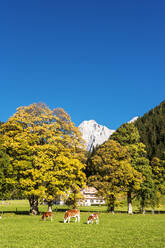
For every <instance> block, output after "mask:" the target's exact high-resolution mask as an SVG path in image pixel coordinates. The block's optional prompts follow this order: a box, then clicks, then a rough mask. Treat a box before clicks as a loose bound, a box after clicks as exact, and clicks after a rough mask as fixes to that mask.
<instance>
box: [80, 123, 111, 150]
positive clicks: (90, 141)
mask: <svg viewBox="0 0 165 248" xmlns="http://www.w3.org/2000/svg"><path fill="white" fill-rule="evenodd" d="M79 130H80V132H81V133H82V138H83V139H84V140H85V141H86V149H87V150H88V151H92V149H93V147H96V146H97V145H101V144H102V143H104V142H105V141H106V140H108V138H109V137H110V135H111V134H112V133H113V132H114V131H115V130H111V129H109V128H107V127H106V126H102V125H99V124H98V123H97V122H96V121H95V120H89V121H83V122H82V123H81V124H80V125H79Z"/></svg>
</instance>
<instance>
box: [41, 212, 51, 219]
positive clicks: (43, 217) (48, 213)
mask: <svg viewBox="0 0 165 248" xmlns="http://www.w3.org/2000/svg"><path fill="white" fill-rule="evenodd" d="M48 217H50V219H51V221H52V220H53V214H52V212H45V213H44V214H43V215H42V220H46V218H48Z"/></svg>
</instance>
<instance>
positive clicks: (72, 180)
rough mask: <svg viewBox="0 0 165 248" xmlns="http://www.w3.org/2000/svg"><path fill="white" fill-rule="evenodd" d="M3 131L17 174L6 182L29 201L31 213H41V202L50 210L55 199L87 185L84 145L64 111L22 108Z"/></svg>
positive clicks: (34, 106)
mask: <svg viewBox="0 0 165 248" xmlns="http://www.w3.org/2000/svg"><path fill="white" fill-rule="evenodd" d="M0 132H1V133H2V134H3V138H4V140H5V142H4V143H3V146H4V147H5V150H6V153H7V154H8V155H9V156H10V163H11V166H12V171H13V175H14V176H12V177H10V176H9V177H8V178H6V180H7V182H8V183H9V184H11V185H12V187H13V188H16V189H17V191H19V192H20V194H21V195H22V196H24V197H27V198H28V200H29V203H30V212H31V213H35V214H37V213H38V201H39V200H40V199H43V198H44V199H45V200H46V201H47V202H48V205H49V207H50V206H51V203H52V201H53V200H54V199H55V198H57V197H59V196H63V197H64V198H65V196H66V195H68V194H69V193H70V192H72V188H73V187H74V189H75V188H76V190H77V191H79V190H80V189H81V187H82V186H83V185H84V183H85V180H86V177H85V174H84V173H83V170H84V168H85V159H84V142H83V140H82V138H81V134H80V132H79V130H78V128H76V127H75V125H74V123H73V122H71V119H70V116H69V115H68V114H67V113H66V112H65V111H64V110H63V109H62V108H57V109H54V110H50V109H49V108H48V107H47V106H46V105H45V104H43V103H38V104H36V103H34V104H31V105H29V106H24V107H19V108H18V109H17V111H16V113H15V114H14V115H13V116H12V117H11V118H9V120H8V121H7V122H6V123H5V124H3V125H2V126H1V129H0Z"/></svg>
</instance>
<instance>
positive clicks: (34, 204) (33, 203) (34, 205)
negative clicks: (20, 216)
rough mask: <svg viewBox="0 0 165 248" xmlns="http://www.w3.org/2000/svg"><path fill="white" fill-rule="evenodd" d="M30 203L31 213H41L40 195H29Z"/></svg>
mask: <svg viewBox="0 0 165 248" xmlns="http://www.w3.org/2000/svg"><path fill="white" fill-rule="evenodd" d="M29 204H30V214H32V215H37V214H39V210H38V197H37V196H30V197H29Z"/></svg>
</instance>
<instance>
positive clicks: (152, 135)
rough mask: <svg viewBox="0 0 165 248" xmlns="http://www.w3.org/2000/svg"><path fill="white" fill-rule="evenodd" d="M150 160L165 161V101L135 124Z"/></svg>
mask: <svg viewBox="0 0 165 248" xmlns="http://www.w3.org/2000/svg"><path fill="white" fill-rule="evenodd" d="M135 126H136V127H137V128H138V130H139V133H140V136H141V141H142V142H143V143H144V144H145V145H146V149H147V154H148V156H149V158H150V159H152V158H153V157H155V156H156V157H159V158H160V159H165V101H163V102H162V103H160V105H158V106H157V107H155V108H153V109H152V110H150V111H149V112H148V113H146V114H145V115H144V116H143V117H140V118H138V119H137V121H136V122H135Z"/></svg>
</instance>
